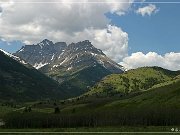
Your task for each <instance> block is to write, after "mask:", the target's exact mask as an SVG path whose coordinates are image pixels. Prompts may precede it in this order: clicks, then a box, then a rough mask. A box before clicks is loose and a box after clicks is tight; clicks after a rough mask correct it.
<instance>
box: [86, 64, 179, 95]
mask: <svg viewBox="0 0 180 135" xmlns="http://www.w3.org/2000/svg"><path fill="white" fill-rule="evenodd" d="M178 74H180V72H178V71H177V72H175V71H169V70H165V69H163V68H159V67H144V68H138V69H134V70H129V71H127V72H125V73H124V74H121V75H118V74H113V75H109V76H107V77H105V78H104V79H103V80H102V81H101V82H99V83H98V84H96V85H95V86H94V87H93V88H92V89H91V90H90V91H89V92H88V93H87V95H100V96H113V95H116V94H119V95H120V96H122V95H126V94H128V93H132V92H139V91H144V90H148V89H150V88H152V87H153V86H154V85H156V84H159V83H163V82H167V81H170V80H172V79H173V78H174V77H175V76H177V75H178Z"/></svg>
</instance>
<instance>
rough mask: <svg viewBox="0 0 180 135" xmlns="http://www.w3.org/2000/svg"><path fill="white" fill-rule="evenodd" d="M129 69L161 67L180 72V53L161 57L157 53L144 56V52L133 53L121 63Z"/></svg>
mask: <svg viewBox="0 0 180 135" xmlns="http://www.w3.org/2000/svg"><path fill="white" fill-rule="evenodd" d="M120 64H121V65H123V66H124V67H125V68H127V69H134V68H138V67H144V66H159V67H163V68H165V69H169V70H174V71H175V70H180V53H175V52H170V53H166V54H165V55H159V54H157V53H155V52H149V53H147V54H143V53H142V52H137V53H132V54H131V56H128V57H125V58H124V59H123V62H121V63H120Z"/></svg>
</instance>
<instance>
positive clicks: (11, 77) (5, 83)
mask: <svg viewBox="0 0 180 135" xmlns="http://www.w3.org/2000/svg"><path fill="white" fill-rule="evenodd" d="M63 97H65V93H64V92H63V91H61V90H60V88H59V85H58V83H57V82H55V81H54V80H52V79H50V78H49V77H47V76H45V75H44V74H42V73H40V72H39V71H37V70H36V69H34V68H30V67H26V66H24V65H22V64H21V63H20V62H18V61H16V60H14V59H13V58H11V57H9V56H8V55H7V54H6V53H4V52H2V51H0V99H1V100H11V99H12V100H18V101H29V100H37V99H45V98H63Z"/></svg>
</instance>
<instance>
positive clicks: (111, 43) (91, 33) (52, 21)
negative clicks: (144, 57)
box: [0, 0, 133, 62]
mask: <svg viewBox="0 0 180 135" xmlns="http://www.w3.org/2000/svg"><path fill="white" fill-rule="evenodd" d="M57 2H58V3H57ZM57 2H55V1H54V0H48V1H44V0H38V3H37V0H26V1H24V0H0V7H2V9H3V13H2V15H1V17H0V35H1V37H2V38H4V39H6V40H7V41H12V40H21V41H23V42H24V43H30V44H35V43H37V42H39V41H41V40H43V39H44V38H48V39H50V40H52V41H54V42H56V41H65V42H67V43H71V42H78V41H80V40H87V39H88V40H90V41H91V42H92V43H93V45H94V46H96V47H97V48H99V49H102V50H103V51H104V52H105V54H107V56H109V57H110V58H112V59H114V60H116V61H117V62H120V61H121V60H122V58H123V57H124V56H127V46H128V34H127V33H126V32H124V31H123V30H122V29H121V28H119V27H116V26H111V25H110V20H109V19H108V18H107V17H106V15H105V14H106V13H108V12H111V13H115V14H118V15H123V14H125V12H126V11H128V9H129V8H130V7H131V5H132V3H133V0H123V1H122V2H119V0H111V1H109V0H104V1H103V2H102V0H58V1H57Z"/></svg>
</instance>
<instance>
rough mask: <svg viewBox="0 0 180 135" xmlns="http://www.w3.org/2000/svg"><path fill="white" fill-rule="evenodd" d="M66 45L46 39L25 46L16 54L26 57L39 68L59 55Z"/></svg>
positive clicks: (26, 59)
mask: <svg viewBox="0 0 180 135" xmlns="http://www.w3.org/2000/svg"><path fill="white" fill-rule="evenodd" d="M66 46H67V45H66V43H64V42H58V43H55V44H54V43H53V42H52V41H49V40H47V39H44V40H43V41H42V42H40V43H38V44H37V45H26V46H23V47H22V48H21V49H20V50H19V51H17V52H16V53H15V54H14V55H16V56H18V57H20V58H22V59H24V60H25V61H27V62H28V63H29V64H31V65H32V66H33V67H35V68H36V69H39V68H41V67H43V66H45V65H47V64H49V63H51V62H52V61H53V60H54V59H55V58H57V57H59V55H60V54H61V53H62V52H63V51H64V49H65V48H66Z"/></svg>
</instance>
